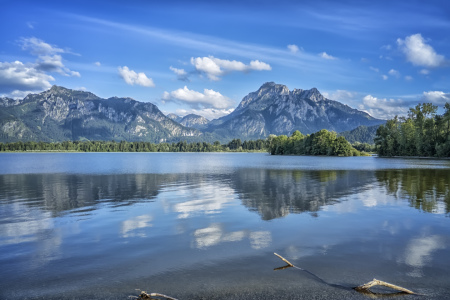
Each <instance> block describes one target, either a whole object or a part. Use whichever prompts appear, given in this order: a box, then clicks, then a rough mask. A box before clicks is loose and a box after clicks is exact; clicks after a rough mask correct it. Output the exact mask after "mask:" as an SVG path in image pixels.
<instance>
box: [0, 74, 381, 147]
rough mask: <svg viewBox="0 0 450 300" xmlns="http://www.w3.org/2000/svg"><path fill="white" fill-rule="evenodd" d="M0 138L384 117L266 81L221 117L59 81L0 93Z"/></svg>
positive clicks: (261, 133) (149, 136)
mask: <svg viewBox="0 0 450 300" xmlns="http://www.w3.org/2000/svg"><path fill="white" fill-rule="evenodd" d="M0 107H1V109H0V142H13V141H46V142H52V141H64V140H116V141H119V140H128V141H148V142H154V143H159V142H164V141H179V140H188V141H209V142H212V141H214V140H220V141H221V142H228V141H229V140H231V139H235V138H240V139H243V140H245V139H247V140H248V139H258V138H265V137H267V136H268V135H269V134H276V135H281V134H285V135H290V134H292V132H293V131H295V130H299V131H300V132H302V133H303V134H310V133H314V132H317V131H319V130H321V129H327V130H332V131H336V132H342V131H350V130H353V129H355V128H356V127H358V126H361V125H363V126H373V125H379V124H382V123H384V121H383V120H378V119H375V118H373V117H371V116H370V115H369V114H367V113H365V112H362V111H359V110H356V109H353V108H350V107H349V106H347V105H344V104H342V103H340V102H337V101H333V100H329V99H326V98H325V97H324V96H323V95H322V94H321V93H320V92H319V91H318V90H317V89H316V88H312V89H310V90H302V89H294V90H292V91H290V90H289V89H288V88H287V87H286V86H285V85H281V84H276V83H274V82H267V83H265V84H263V85H262V86H261V87H260V88H259V89H258V90H257V91H255V92H251V93H249V94H248V95H247V96H245V97H244V98H243V99H242V101H241V102H240V103H239V105H238V106H237V108H236V109H235V110H234V111H233V112H232V113H231V114H229V115H227V116H224V117H222V118H219V119H216V120H212V121H209V120H207V119H206V118H204V117H202V116H199V115H194V114H190V115H187V116H184V117H179V116H177V115H175V114H169V115H167V116H166V115H164V114H163V113H162V112H161V111H160V110H159V109H158V107H157V106H156V105H154V104H152V103H148V102H139V101H136V100H134V99H132V98H118V97H112V98H109V99H103V98H100V97H98V96H96V95H94V94H93V93H90V92H86V91H78V90H71V89H67V88H64V87H60V86H53V87H52V88H51V89H49V90H47V91H44V92H42V93H39V94H30V95H28V96H27V97H25V98H24V99H22V100H14V99H10V98H0Z"/></svg>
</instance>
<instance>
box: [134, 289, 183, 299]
mask: <svg viewBox="0 0 450 300" xmlns="http://www.w3.org/2000/svg"><path fill="white" fill-rule="evenodd" d="M152 297H160V298H166V299H169V300H178V299H176V298H173V297H170V296H167V295H164V294H160V293H150V294H149V293H147V292H144V291H141V293H140V294H139V297H138V299H155V298H152Z"/></svg>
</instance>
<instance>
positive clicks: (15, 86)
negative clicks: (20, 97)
mask: <svg viewBox="0 0 450 300" xmlns="http://www.w3.org/2000/svg"><path fill="white" fill-rule="evenodd" d="M54 80H55V78H53V77H52V76H50V75H47V74H46V73H45V72H43V71H42V70H39V69H38V68H36V64H24V63H22V62H20V61H15V62H0V91H1V92H7V93H10V92H12V91H15V90H17V92H19V91H30V90H31V91H36V90H44V89H48V88H50V87H51V86H52V85H51V84H50V81H54Z"/></svg>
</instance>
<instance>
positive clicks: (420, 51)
mask: <svg viewBox="0 0 450 300" xmlns="http://www.w3.org/2000/svg"><path fill="white" fill-rule="evenodd" d="M397 45H398V47H399V48H400V50H401V51H402V52H403V53H404V54H405V55H406V59H407V60H408V61H409V62H410V63H412V64H413V65H415V66H423V67H439V66H442V65H443V64H444V62H445V57H444V56H443V55H440V54H437V53H436V51H435V50H434V49H433V47H431V46H430V45H428V44H427V43H426V41H425V39H424V38H423V37H422V35H421V34H420V33H417V34H413V35H410V36H407V37H406V38H405V39H404V40H402V39H400V38H399V39H397Z"/></svg>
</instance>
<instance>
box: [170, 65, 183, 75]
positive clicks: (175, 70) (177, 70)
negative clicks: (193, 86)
mask: <svg viewBox="0 0 450 300" xmlns="http://www.w3.org/2000/svg"><path fill="white" fill-rule="evenodd" d="M170 70H171V71H173V72H174V73H175V74H176V75H178V76H185V75H187V73H186V71H185V70H184V69H177V68H174V67H172V66H170Z"/></svg>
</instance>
